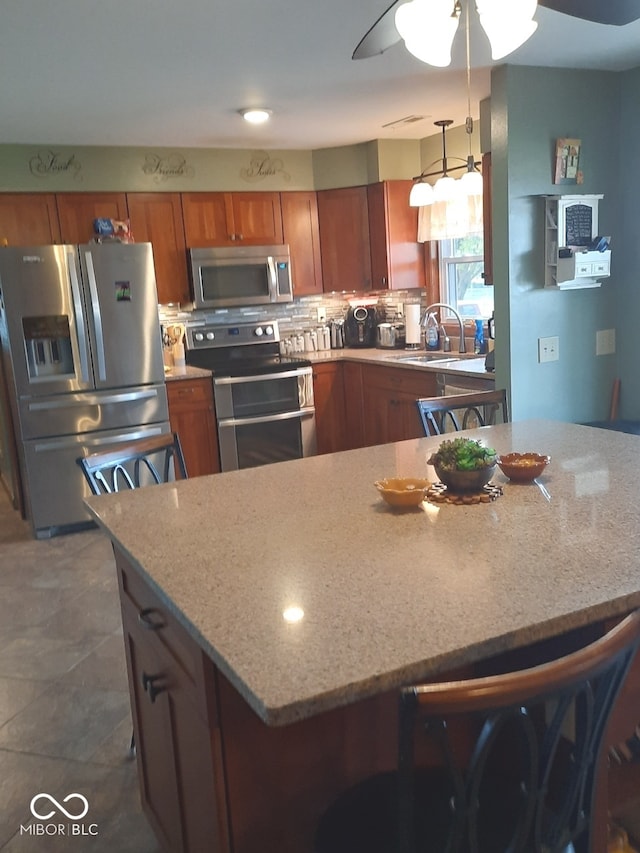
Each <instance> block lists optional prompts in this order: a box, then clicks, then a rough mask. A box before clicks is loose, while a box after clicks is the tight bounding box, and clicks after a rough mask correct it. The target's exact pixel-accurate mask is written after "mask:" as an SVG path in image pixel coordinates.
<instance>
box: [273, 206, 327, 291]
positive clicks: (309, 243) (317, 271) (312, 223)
mask: <svg viewBox="0 0 640 853" xmlns="http://www.w3.org/2000/svg"><path fill="white" fill-rule="evenodd" d="M280 204H281V207H282V233H283V238H284V242H285V243H288V245H289V251H290V253H291V280H292V283H293V295H294V296H309V295H313V294H320V293H322V262H321V259H320V227H319V224H318V199H317V195H316V193H315V192H303V191H299V192H298V191H295V192H283V193H280Z"/></svg>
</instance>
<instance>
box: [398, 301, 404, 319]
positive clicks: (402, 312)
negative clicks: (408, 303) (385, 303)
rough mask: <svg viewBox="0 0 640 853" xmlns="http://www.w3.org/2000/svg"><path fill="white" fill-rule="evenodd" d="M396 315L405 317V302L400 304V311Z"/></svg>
mask: <svg viewBox="0 0 640 853" xmlns="http://www.w3.org/2000/svg"><path fill="white" fill-rule="evenodd" d="M396 313H397V315H398V317H404V302H398V309H397V311H396Z"/></svg>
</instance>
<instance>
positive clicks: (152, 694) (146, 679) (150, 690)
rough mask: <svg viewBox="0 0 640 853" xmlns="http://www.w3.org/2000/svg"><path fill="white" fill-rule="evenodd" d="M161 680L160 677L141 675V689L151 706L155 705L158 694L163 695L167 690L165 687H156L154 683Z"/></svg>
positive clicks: (144, 673)
mask: <svg viewBox="0 0 640 853" xmlns="http://www.w3.org/2000/svg"><path fill="white" fill-rule="evenodd" d="M161 678H162V676H161V675H147V673H146V672H143V673H142V689H143V690H144V692H145V693H146V694H147V696H148V697H149V700H150V701H151V704H152V705H153V704H154V703H155V701H156V697H157V696H159V695H160V693H164V692H165V690H166V689H167V688H166V687H156V685H155V683H156V681H159V680H160V679H161Z"/></svg>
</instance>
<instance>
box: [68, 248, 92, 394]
mask: <svg viewBox="0 0 640 853" xmlns="http://www.w3.org/2000/svg"><path fill="white" fill-rule="evenodd" d="M67 262H68V265H69V280H70V282H71V295H72V297H73V313H74V315H75V324H76V335H77V337H78V352H79V355H80V375H81V377H82V381H83V382H88V381H89V359H88V358H87V333H86V331H85V325H84V309H83V307H82V297H81V295H80V282H79V281H78V269H77V267H76V256H75V254H74V253H73V252H68V253H67Z"/></svg>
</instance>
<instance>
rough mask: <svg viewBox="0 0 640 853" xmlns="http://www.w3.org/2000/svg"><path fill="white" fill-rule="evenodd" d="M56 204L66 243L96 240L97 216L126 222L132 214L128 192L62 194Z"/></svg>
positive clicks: (62, 236)
mask: <svg viewBox="0 0 640 853" xmlns="http://www.w3.org/2000/svg"><path fill="white" fill-rule="evenodd" d="M56 204H57V207H58V218H59V220H60V236H61V239H62V242H63V243H88V242H89V240H92V239H93V238H94V237H95V233H94V230H93V220H94V219H117V220H119V221H124V220H126V219H128V216H129V214H128V211H127V196H126V194H125V193H58V194H57V195H56ZM134 237H135V234H134Z"/></svg>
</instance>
